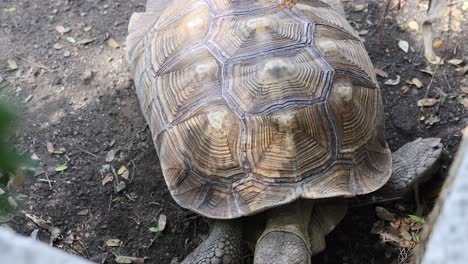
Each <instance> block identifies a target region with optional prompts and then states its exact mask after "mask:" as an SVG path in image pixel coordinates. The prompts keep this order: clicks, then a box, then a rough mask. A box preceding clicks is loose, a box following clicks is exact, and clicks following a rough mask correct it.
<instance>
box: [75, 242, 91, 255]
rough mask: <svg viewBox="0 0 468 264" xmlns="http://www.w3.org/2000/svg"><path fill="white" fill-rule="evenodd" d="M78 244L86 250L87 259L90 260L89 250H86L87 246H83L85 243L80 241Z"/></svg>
mask: <svg viewBox="0 0 468 264" xmlns="http://www.w3.org/2000/svg"><path fill="white" fill-rule="evenodd" d="M78 243H80V245H81V246H82V247H83V249H84V250H85V253H86V258H88V259H89V252H88V249H87V248H86V246H85V245H84V244H83V242H81V240H79V239H78Z"/></svg>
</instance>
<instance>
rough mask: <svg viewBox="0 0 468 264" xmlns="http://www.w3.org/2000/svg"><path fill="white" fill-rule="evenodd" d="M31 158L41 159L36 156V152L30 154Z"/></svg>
mask: <svg viewBox="0 0 468 264" xmlns="http://www.w3.org/2000/svg"><path fill="white" fill-rule="evenodd" d="M31 159H32V160H41V159H40V158H39V156H37V154H36V153H33V154H31Z"/></svg>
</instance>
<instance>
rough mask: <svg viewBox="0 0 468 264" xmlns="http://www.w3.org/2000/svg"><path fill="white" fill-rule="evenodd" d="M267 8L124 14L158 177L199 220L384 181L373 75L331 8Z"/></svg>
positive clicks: (221, 3)
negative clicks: (160, 175)
mask: <svg viewBox="0 0 468 264" xmlns="http://www.w3.org/2000/svg"><path fill="white" fill-rule="evenodd" d="M279 2H280V1H276V0H259V1H254V0H175V1H168V0H148V4H147V5H148V6H147V13H145V14H136V15H134V16H132V21H131V23H130V34H129V36H128V38H127V47H128V59H129V62H130V69H131V71H132V73H133V75H134V79H135V88H136V93H137V96H138V98H139V101H140V105H141V109H142V112H143V114H144V116H145V118H146V120H147V122H148V124H149V126H150V129H151V133H152V136H153V141H154V143H155V146H156V150H157V152H158V155H159V157H160V162H161V169H162V173H163V175H164V179H165V181H166V184H167V186H168V188H169V191H170V193H171V195H172V196H173V197H174V199H175V200H176V201H177V202H178V203H179V204H180V205H181V206H183V207H185V208H188V209H190V210H193V211H195V212H197V213H200V214H202V215H204V216H207V217H211V218H218V219H230V218H236V217H241V216H246V215H251V214H255V213H257V212H261V211H264V210H267V209H269V208H272V207H276V206H280V205H283V204H287V203H290V202H292V201H294V200H297V199H321V198H332V197H352V196H355V195H360V194H365V193H369V192H372V191H375V190H377V189H378V188H380V187H381V186H382V185H383V184H385V182H386V181H387V180H388V178H389V177H390V174H391V155H390V151H389V149H388V146H387V144H386V142H385V135H384V116H383V105H382V99H381V94H380V90H379V86H378V83H377V81H376V77H375V73H374V69H373V67H372V63H371V61H370V59H369V57H368V55H367V53H366V51H365V48H364V45H363V44H362V42H361V41H360V39H359V37H358V35H357V34H356V32H354V31H353V29H352V28H351V26H350V25H349V24H348V23H347V22H346V20H345V19H344V17H340V16H339V14H341V13H342V9H341V7H340V5H339V3H338V1H337V0H333V1H332V0H330V1H320V0H303V1H300V2H299V3H298V4H297V5H296V6H295V7H294V8H293V9H292V10H289V9H288V8H283V9H278V8H277V4H278V3H279ZM145 21H146V22H145ZM325 231H326V230H325ZM319 244H320V243H319ZM319 244H317V245H319ZM317 248H320V247H319V246H317Z"/></svg>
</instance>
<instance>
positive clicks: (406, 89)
mask: <svg viewBox="0 0 468 264" xmlns="http://www.w3.org/2000/svg"><path fill="white" fill-rule="evenodd" d="M409 90H410V88H409V86H408V85H403V86H402V87H401V92H402V93H404V94H406V93H408V92H409Z"/></svg>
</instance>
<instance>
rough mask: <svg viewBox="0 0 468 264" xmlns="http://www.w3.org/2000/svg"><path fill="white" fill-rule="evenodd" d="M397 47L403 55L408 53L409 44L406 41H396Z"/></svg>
mask: <svg viewBox="0 0 468 264" xmlns="http://www.w3.org/2000/svg"><path fill="white" fill-rule="evenodd" d="M398 47H400V49H401V50H403V51H404V52H405V53H408V51H409V43H408V41H406V40H400V41H398Z"/></svg>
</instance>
